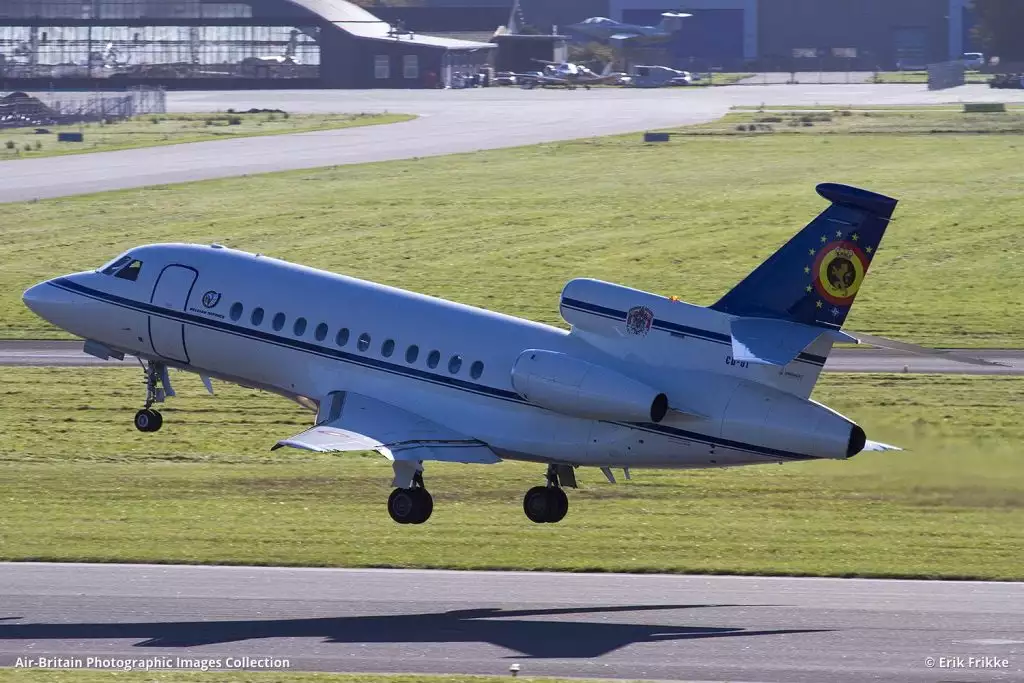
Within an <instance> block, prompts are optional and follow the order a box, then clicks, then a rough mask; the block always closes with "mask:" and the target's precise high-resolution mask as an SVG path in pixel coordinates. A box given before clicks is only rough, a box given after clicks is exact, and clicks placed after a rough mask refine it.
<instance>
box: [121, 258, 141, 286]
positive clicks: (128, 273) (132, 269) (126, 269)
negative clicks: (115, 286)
mask: <svg viewBox="0 0 1024 683" xmlns="http://www.w3.org/2000/svg"><path fill="white" fill-rule="evenodd" d="M140 272H142V261H140V260H138V259H134V260H133V261H132V262H131V263H129V264H128V265H126V266H122V267H121V269H120V270H118V271H117V272H116V273H114V277H119V278H121V279H122V280H129V281H131V282H135V281H136V280H138V279H139V273H140Z"/></svg>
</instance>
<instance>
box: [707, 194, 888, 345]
mask: <svg viewBox="0 0 1024 683" xmlns="http://www.w3.org/2000/svg"><path fill="white" fill-rule="evenodd" d="M816 189H817V191H818V194H819V195H821V196H822V197H823V198H825V199H827V200H828V201H830V202H832V205H831V206H829V207H828V208H827V209H825V210H824V211H823V212H821V213H820V214H819V215H818V216H817V218H815V219H814V220H813V221H811V222H810V223H809V224H808V225H807V227H805V228H804V229H803V230H801V231H800V232H799V233H797V234H796V236H795V237H793V238H792V239H791V240H789V242H787V243H786V244H785V245H783V246H782V248H780V249H779V250H778V251H776V252H775V253H774V254H772V255H771V256H770V257H769V258H768V260H766V261H765V262H764V263H762V264H761V265H760V266H758V267H757V268H756V269H755V270H754V271H753V272H752V273H750V275H748V276H747V277H746V278H744V279H743V280H742V281H741V282H740V283H739V284H738V285H736V286H735V287H733V288H732V289H731V290H730V291H729V292H728V293H727V294H726V295H725V296H723V297H722V298H721V299H720V300H719V301H718V302H716V303H715V304H713V305H712V306H711V308H712V309H714V310H716V311H721V312H723V313H728V314H731V315H736V316H743V317H759V318H776V319H781V320H788V321H791V322H797V323H803V324H807V325H817V326H820V327H826V328H831V329H838V328H840V327H842V325H843V322H844V321H845V320H846V316H847V315H848V314H849V313H850V308H851V307H852V306H853V301H854V299H855V298H856V296H857V290H858V289H859V288H860V285H861V283H862V282H863V281H864V276H865V275H866V274H867V271H868V266H870V265H871V259H872V258H874V255H875V252H876V251H877V250H878V246H879V244H880V243H881V241H882V235H884V234H885V229H886V227H887V226H888V225H889V220H890V218H891V217H892V213H893V210H895V208H896V202H897V200H895V199H893V198H891V197H886V196H884V195H881V194H876V193H874V192H869V191H867V190H862V189H859V188H856V187H850V186H849V185H838V184H835V183H822V184H821V185H818V187H817V188H816Z"/></svg>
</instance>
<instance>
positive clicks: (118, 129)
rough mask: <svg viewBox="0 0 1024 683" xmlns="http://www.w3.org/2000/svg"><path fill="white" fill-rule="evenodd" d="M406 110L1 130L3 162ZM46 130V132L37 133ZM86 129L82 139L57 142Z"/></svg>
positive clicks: (317, 126)
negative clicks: (60, 136)
mask: <svg viewBox="0 0 1024 683" xmlns="http://www.w3.org/2000/svg"><path fill="white" fill-rule="evenodd" d="M413 118H415V117H413V116H410V115H407V114H294V115H288V114H280V113H262V114H154V115H150V116H140V117H137V118H134V119H128V120H126V121H120V122H113V123H87V124H82V125H68V126H46V127H45V128H39V129H37V128H8V129H4V130H0V161H3V160H5V159H29V158H33V157H48V156H58V155H62V154H82V153H85V152H111V151H114V150H118V149H133V148H136V147H156V146H158V145H176V144H179V143H183V142H204V141H208V140H225V139H228V138H241V137H252V136H255V135H281V134H284V133H308V132H311V131H315V130H333V129H337V128H352V127H354V126H372V125H377V124H383V123H398V122H400V121H409V120H410V119H413ZM37 130H45V131H47V132H46V133H43V134H39V133H36V131H37ZM63 132H81V133H83V134H84V135H85V139H84V141H83V142H57V134H58V133H63Z"/></svg>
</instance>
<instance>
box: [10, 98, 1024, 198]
mask: <svg viewBox="0 0 1024 683" xmlns="http://www.w3.org/2000/svg"><path fill="white" fill-rule="evenodd" d="M167 97H168V107H169V109H170V110H171V111H175V112H208V111H224V110H226V109H228V108H235V109H248V108H250V107H280V108H283V109H286V110H288V111H289V112H292V113H318V112H321V113H322V112H333V113H358V112H367V113H372V112H398V113H407V114H417V115H419V118H418V119H416V120H414V121H409V122H405V123H396V124H392V125H386V126H366V127H360V128H349V129H343V130H336V131H318V132H312V133H296V134H291V135H272V136H263V137H252V138H239V139H235V140H219V141H214V142H199V143H191V144H183V145H169V146H164V147H150V148H145V149H134V150H123V151H117V152H99V153H93V154H76V155H69V156H60V157H49V158H42V159H21V160H13V161H3V162H0V177H2V178H4V182H3V184H2V186H0V202H13V201H22V200H31V199H45V198H52V197H61V196H68V195H75V194H82V193H89V192H101V191H106V190H116V189H129V188H136V187H143V186H147V185H161V184H166V183H178V182H185V181H194V180H207V179H212V178H224V177H229V176H239V175H246V174H253V173H264V172H269V171H283V170H293V169H300V168H314V167H321V166H332V165H341V164H356V163H365V162H373V161H387V160H393V159H409V158H413V157H424V156H436V155H441V154H452V153H456V152H472V151H477V150H482V149H495V148H500V147H514V146H518V145H529V144H534V143H539V142H551V141H555V140H565V139H572V138H581V137H592V136H598V135H610V134H614V133H627V132H632V131H643V130H649V129H655V128H666V127H671V126H680V125H684V124H689V123H700V122H704V121H710V120H713V119H715V118H718V117H720V116H722V115H723V114H725V113H726V112H727V111H728V110H729V107H731V106H735V105H759V104H767V105H772V104H777V105H797V106H798V105H801V104H803V105H811V104H834V105H844V104H857V105H864V104H876V105H893V104H937V103H948V102H960V101H998V102H1020V103H1024V91H1010V90H993V89H991V88H988V87H987V86H979V85H968V86H961V87H959V88H953V89H950V90H944V91H933V92H930V91H928V90H927V89H926V87H925V86H923V85H874V84H863V83H860V84H849V85H834V84H833V85H781V84H776V85H764V86H727V87H715V88H691V89H686V88H682V89H654V90H646V89H610V88H600V89H593V90H589V91H587V90H583V91H581V90H575V91H565V90H543V89H537V90H521V89H519V88H481V89H475V90H365V91H353V90H315V91H230V92H170V93H168V94H167Z"/></svg>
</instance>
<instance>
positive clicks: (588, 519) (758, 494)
mask: <svg viewBox="0 0 1024 683" xmlns="http://www.w3.org/2000/svg"><path fill="white" fill-rule="evenodd" d="M138 379H139V373H138V372H136V371H129V370H126V369H121V368H116V369H71V368H58V369H20V368H19V369H16V368H5V369H0V443H3V444H4V450H3V453H2V458H3V459H2V461H0V502H2V505H3V510H4V514H3V516H2V517H0V559H8V560H31V559H38V560H58V561H72V560H82V561H127V562H189V563H239V564H270V565H319V566H356V567H371V566H402V567H449V568H463V569H483V568H508V569H553V570H591V571H631V572H646V571H668V572H709V573H746V574H796V575H830V576H896V577H935V578H939V577H941V578H955V577H974V578H985V579H1022V578H1024V566H1022V565H1021V563H1020V557H1021V555H1022V552H1024V458H1022V457H1021V455H1020V449H1019V444H1020V443H1021V442H1022V440H1024V423H1022V421H1021V420H1020V415H1021V413H1022V410H1024V379H1018V378H1007V377H993V378H985V377H942V376H914V375H889V376H886V375H828V376H826V377H825V379H824V381H823V384H822V386H820V387H819V390H818V391H817V392H816V393H815V398H817V399H819V400H822V401H824V402H826V403H828V404H829V405H832V406H833V407H835V408H836V409H838V410H840V411H841V412H844V413H846V414H848V415H849V416H851V417H853V418H855V419H857V420H858V421H860V422H861V423H862V424H863V425H864V426H865V428H866V429H867V431H868V434H869V435H870V436H871V437H872V438H875V439H880V440H883V441H887V442H890V443H897V444H901V445H904V446H907V447H908V448H910V449H911V450H908V451H906V452H898V453H864V454H861V455H858V456H857V457H855V458H853V459H852V460H849V461H843V462H838V461H829V462H810V463H793V464H787V465H786V466H784V467H783V466H778V465H764V466H754V467H747V468H737V469H728V470H696V471H688V472H672V471H654V470H638V471H635V472H634V480H633V481H632V482H620V483H619V484H617V485H611V484H608V483H606V482H605V481H604V478H603V477H602V476H601V474H600V473H599V472H598V471H597V470H594V469H581V470H580V471H579V479H580V482H581V486H582V488H581V489H580V490H578V491H574V492H571V493H570V499H571V509H570V512H569V515H568V516H567V518H566V519H565V521H564V522H562V523H561V524H559V525H534V524H531V523H529V522H528V521H527V520H526V518H525V516H524V515H523V512H522V504H521V500H522V494H523V493H524V492H525V490H526V489H527V488H528V487H530V486H533V485H536V484H538V483H540V482H541V480H542V475H543V468H542V467H541V466H540V465H535V464H525V463H513V462H506V463H501V464H499V465H494V466H478V465H443V464H439V463H428V467H427V470H426V481H427V484H428V486H429V488H430V489H431V491H432V492H433V494H434V497H435V502H436V505H435V512H434V516H433V517H432V518H431V520H430V521H429V522H428V523H427V524H425V525H423V526H416V527H412V526H399V525H396V524H394V523H392V522H391V521H390V519H389V518H388V516H387V513H386V511H385V505H384V503H385V499H386V498H387V495H388V493H389V491H390V485H389V482H390V478H391V468H390V465H389V464H388V462H387V461H386V460H384V459H383V458H382V457H380V456H376V455H316V454H311V453H307V452H302V451H293V450H289V449H284V450H280V451H276V452H274V453H273V454H271V453H270V451H269V447H270V446H271V445H272V444H273V443H275V442H276V441H277V440H278V439H279V438H282V437H284V436H288V435H291V434H294V433H296V432H298V431H300V430H301V429H303V428H305V427H306V426H307V425H308V424H309V422H310V421H311V415H310V414H309V413H306V412H304V411H302V410H300V409H299V408H298V407H296V406H294V405H293V404H291V403H289V402H286V401H284V400H283V399H280V398H277V397H274V396H269V395H265V394H260V393H258V392H255V391H249V390H244V389H241V388H238V387H232V386H227V385H222V384H217V385H216V391H217V396H215V397H210V396H207V395H206V394H205V392H204V390H203V389H202V385H201V384H200V382H199V379H198V378H197V377H195V376H193V375H184V374H175V375H174V379H175V380H176V382H175V385H176V389H177V390H178V393H179V397H178V398H175V399H171V401H169V402H168V403H167V404H166V407H165V408H164V416H165V426H164V429H163V430H162V431H161V432H159V434H157V435H145V434H139V433H138V432H136V431H135V430H134V429H133V428H132V426H131V417H132V413H133V412H134V410H135V409H136V408H137V407H138V404H139V402H140V398H141V387H140V386H139V383H138Z"/></svg>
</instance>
